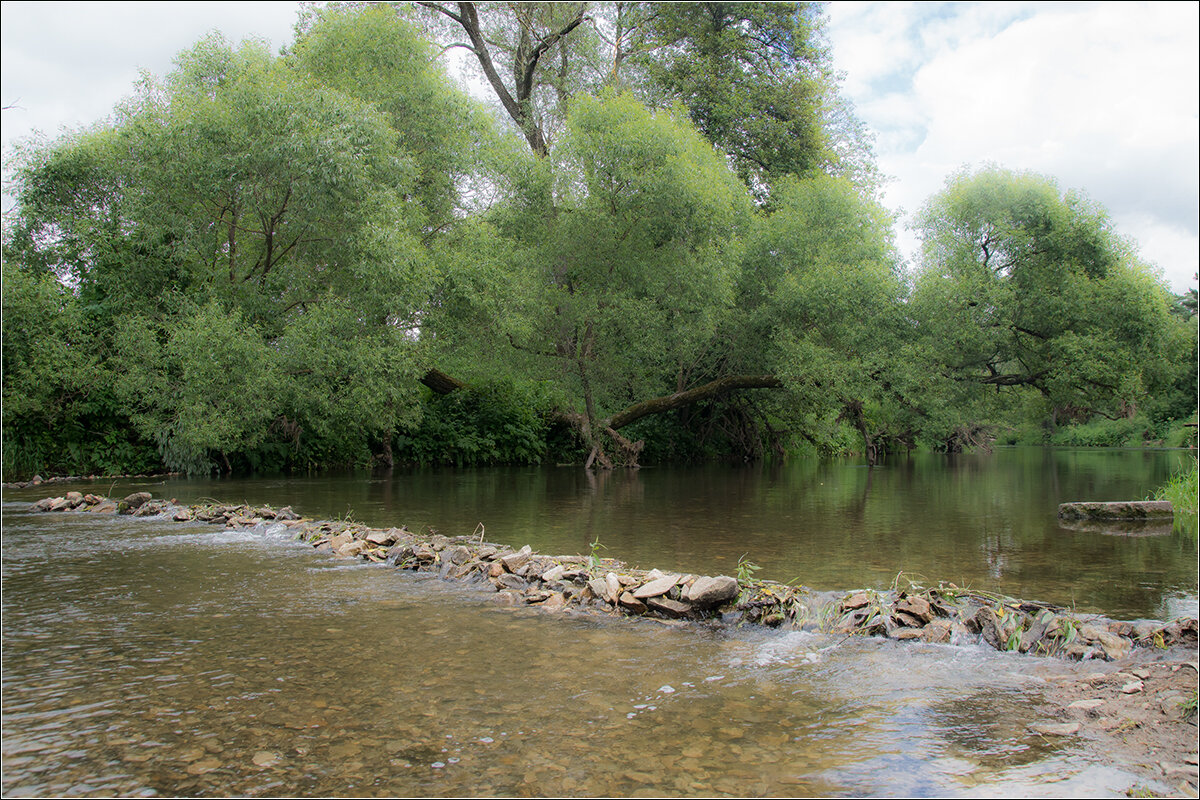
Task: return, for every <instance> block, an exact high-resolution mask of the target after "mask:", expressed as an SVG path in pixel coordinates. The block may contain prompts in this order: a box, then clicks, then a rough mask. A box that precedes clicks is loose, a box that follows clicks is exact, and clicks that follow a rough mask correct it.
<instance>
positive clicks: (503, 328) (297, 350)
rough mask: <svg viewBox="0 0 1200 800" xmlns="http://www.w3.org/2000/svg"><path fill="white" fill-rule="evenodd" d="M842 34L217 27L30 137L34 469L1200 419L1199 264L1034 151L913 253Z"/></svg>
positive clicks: (16, 233) (949, 199) (740, 17)
mask: <svg viewBox="0 0 1200 800" xmlns="http://www.w3.org/2000/svg"><path fill="white" fill-rule="evenodd" d="M825 24H826V23H825V16H824V13H823V11H822V7H821V5H820V4H817V3H642V2H635V3H504V4H474V3H454V4H451V3H436V2H420V3H402V2H401V3H387V4H383V3H380V4H358V3H342V4H330V5H329V6H327V7H319V6H315V5H314V6H312V7H308V8H306V9H305V10H304V11H303V12H302V14H301V16H300V18H299V19H298V20H297V24H296V28H295V36H294V39H293V41H291V42H289V43H288V45H287V46H286V47H285V48H284V49H283V50H282V52H280V53H273V52H271V51H270V50H269V49H268V48H267V47H266V46H264V45H263V44H262V43H261V42H257V41H246V42H242V43H240V44H234V43H231V42H228V41H226V40H225V39H224V38H222V37H221V36H220V35H219V34H215V33H214V34H212V35H210V36H207V37H205V38H204V39H202V40H200V41H198V42H196V43H195V44H194V45H193V46H191V47H190V48H188V49H187V50H185V51H183V52H181V53H180V54H179V55H178V57H177V58H176V60H175V67H174V69H173V70H172V71H171V72H170V73H169V74H167V75H163V76H151V75H147V76H144V78H143V79H142V80H140V81H139V83H138V84H137V86H136V87H133V88H132V89H131V92H130V95H129V97H128V98H127V99H126V100H125V101H123V102H122V103H121V105H120V107H119V108H117V109H115V110H114V112H113V113H112V114H111V115H110V116H108V117H106V119H105V120H104V121H102V122H98V123H96V124H95V125H92V126H88V127H85V128H82V129H80V130H76V131H69V132H65V133H63V134H62V135H61V136H59V137H57V138H54V139H52V140H46V139H36V140H30V141H26V142H22V143H20V144H19V145H18V146H17V147H16V148H15V150H14V152H13V153H12V154H11V159H10V163H11V173H12V175H11V185H10V190H11V194H12V196H13V198H14V208H13V209H12V212H11V213H6V214H5V216H4V225H3V243H2V244H3V252H4V262H3V281H2V283H3V315H2V320H3V336H2V340H3V357H2V359H0V364H2V369H3V376H2V381H0V383H2V385H3V404H2V406H3V440H4V448H3V465H2V466H3V477H4V479H5V480H25V479H28V478H30V477H31V476H33V475H35V474H41V475H43V476H51V475H64V474H77V475H85V474H93V473H96V474H114V473H149V472H162V471H183V472H188V473H193V474H195V473H207V472H211V471H213V470H219V471H222V472H243V473H245V472H256V471H257V472H262V471H287V470H294V471H303V470H310V469H319V468H324V467H334V466H344V465H367V464H376V465H390V464H454V465H460V466H470V465H482V464H533V463H563V462H569V463H580V464H588V465H591V466H598V467H608V466H619V465H635V464H638V463H644V464H645V463H666V462H676V463H677V462H695V461H702V460H716V459H721V460H727V461H735V462H744V461H752V460H760V459H766V458H783V457H786V456H789V455H825V454H840V453H857V454H859V455H860V456H862V457H864V459H865V460H866V461H868V462H869V463H875V461H876V460H878V459H879V458H882V457H884V456H885V455H886V454H887V453H889V452H897V451H903V450H906V449H910V448H916V447H921V448H928V449H934V450H942V451H950V452H954V451H960V450H964V449H972V448H986V447H988V446H990V445H991V443H993V442H999V443H1027V444H1033V443H1051V444H1059V445H1074V446H1079V445H1143V444H1147V443H1156V444H1160V445H1165V446H1171V447H1179V446H1189V445H1194V443H1195V436H1196V428H1195V422H1196V380H1197V372H1196V364H1197V357H1196V353H1197V350H1196V346H1197V327H1196V290H1195V289H1191V290H1189V291H1188V292H1186V293H1183V294H1178V295H1176V294H1173V293H1172V292H1171V291H1169V290H1168V288H1167V286H1166V285H1165V284H1164V282H1163V280H1162V277H1161V275H1160V274H1159V273H1158V271H1157V270H1156V269H1155V267H1154V266H1153V265H1152V264H1150V263H1149V262H1148V261H1147V260H1146V259H1145V258H1143V257H1142V256H1141V255H1140V254H1139V253H1138V251H1137V248H1136V246H1134V245H1133V243H1132V242H1130V241H1129V240H1128V239H1127V238H1126V237H1124V236H1123V235H1122V234H1121V233H1120V232H1119V231H1118V230H1116V228H1115V227H1114V225H1113V222H1112V220H1111V219H1110V217H1109V215H1108V214H1107V212H1106V211H1105V210H1104V209H1103V208H1101V207H1100V206H1099V205H1097V204H1096V203H1094V202H1092V201H1091V200H1089V199H1088V198H1087V197H1086V196H1085V195H1084V194H1083V193H1082V192H1080V191H1078V190H1077V189H1072V188H1069V187H1061V186H1059V185H1058V184H1056V183H1055V182H1054V181H1053V180H1052V179H1050V178H1047V177H1044V176H1040V175H1035V174H1031V173H1027V172H1020V171H1014V170H1009V169H1005V168H1003V167H1001V166H988V167H985V168H982V169H979V170H977V171H973V172H968V171H964V172H961V173H959V174H956V175H954V176H953V177H952V178H951V179H950V180H949V181H948V182H947V183H946V185H945V186H944V187H943V188H942V189H941V190H940V191H938V192H937V193H936V194H934V195H933V196H932V197H930V198H929V199H928V202H927V203H926V204H925V205H924V207H923V208H922V209H920V213H919V214H918V216H917V219H916V227H917V233H918V235H919V236H920V237H921V238H922V240H923V243H924V247H923V249H922V252H921V254H920V255H919V256H918V257H917V259H916V263H914V264H907V263H905V260H904V258H902V257H901V255H900V253H899V251H898V249H897V248H896V246H895V242H894V241H893V233H892V231H893V223H894V219H893V218H892V215H891V214H890V213H889V212H888V211H887V210H886V209H885V208H884V206H883V205H882V204H881V202H880V197H881V193H880V192H881V187H882V186H883V185H884V183H885V179H884V177H883V176H881V175H880V173H879V171H878V169H877V167H876V164H875V157H874V154H873V152H872V149H871V134H870V132H869V131H868V130H867V129H866V127H865V126H864V125H863V124H862V123H861V121H859V120H858V119H856V117H855V114H854V111H853V108H852V106H851V104H850V103H848V102H847V101H846V99H845V97H844V96H843V93H842V91H841V87H840V83H839V81H840V78H839V77H838V69H837V66H836V65H835V64H834V63H833V62H832V57H831V55H830V50H829V48H828V46H827V44H826V43H825V39H824V26H825ZM464 43H469V44H470V48H471V49H470V52H471V54H472V56H473V58H472V64H473V65H474V66H475V67H477V69H478V70H479V71H480V72H481V74H482V77H483V78H484V79H485V80H484V81H481V85H484V86H486V87H487V91H490V92H492V94H493V95H494V97H493V98H492V103H491V107H490V108H489V107H488V106H487V105H486V104H484V103H481V102H478V101H476V100H475V99H472V97H470V96H469V95H468V93H467V92H466V91H465V90H464V88H463V86H461V85H460V84H459V83H458V82H456V81H455V80H454V79H453V78H452V77H451V76H450V74H449V73H448V71H447V70H446V68H445V54H446V53H448V52H461V49H460V48H461V47H462V45H463V44H464Z"/></svg>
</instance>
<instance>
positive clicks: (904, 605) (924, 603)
mask: <svg viewBox="0 0 1200 800" xmlns="http://www.w3.org/2000/svg"><path fill="white" fill-rule="evenodd" d="M893 608H894V610H895V611H897V612H903V613H905V614H908V615H910V616H912V617H914V618H916V620H917V621H918V622H919V623H920V625H924V624H925V623H926V622H929V621H930V620H931V619H933V609H932V608H931V607H930V606H929V601H928V600H926V599H925V598H924V597H919V596H917V595H909V596H908V597H906V598H904V599H903V600H901V601H900V602H899V603H896V605H895V606H894V607H893ZM920 625H917V626H914V627H920Z"/></svg>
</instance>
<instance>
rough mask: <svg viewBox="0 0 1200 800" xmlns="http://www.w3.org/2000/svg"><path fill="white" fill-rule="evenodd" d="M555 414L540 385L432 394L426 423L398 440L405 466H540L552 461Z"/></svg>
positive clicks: (426, 404)
mask: <svg viewBox="0 0 1200 800" xmlns="http://www.w3.org/2000/svg"><path fill="white" fill-rule="evenodd" d="M548 411H549V408H548V406H547V403H546V399H545V397H544V396H543V394H542V392H541V389H540V388H539V387H538V386H536V385H532V386H529V385H526V386H517V385H514V384H511V383H496V384H491V385H485V386H481V387H468V388H465V389H461V390H459V391H457V392H454V393H452V394H449V395H439V394H434V393H432V392H431V393H428V394H427V395H426V397H425V400H424V402H423V403H422V414H421V419H420V423H419V424H417V425H414V426H411V427H408V428H405V429H402V430H401V431H400V432H399V433H397V434H396V437H395V442H396V446H395V457H396V460H397V461H400V462H402V463H413V464H422V465H428V464H450V465H454V466H485V465H492V464H539V463H541V462H542V460H543V459H544V458H545V457H546V455H547V439H548V435H549V429H550V422H549V421H548Z"/></svg>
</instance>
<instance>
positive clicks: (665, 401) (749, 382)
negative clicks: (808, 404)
mask: <svg viewBox="0 0 1200 800" xmlns="http://www.w3.org/2000/svg"><path fill="white" fill-rule="evenodd" d="M780 386H783V381H781V380H779V378H776V377H775V376H774V375H730V376H727V377H724V378H718V379H717V380H715V381H710V382H709V383H706V384H704V385H703V386H697V387H696V388H694V389H688V390H687V391H684V392H676V393H675V394H670V395H666V396H665V397H655V398H653V399H651V400H643V401H642V402H640V403H634V404H633V405H631V406H629V407H628V408H626V409H624V410H623V411H619V412H617V413H616V414H614V415H613V416H612V417H611V418H610V419H609V420H608V423H607V425H602V426H601V427H604V428H612V429H613V430H617V429H619V428H623V427H625V426H626V425H629V424H630V423H633V422H636V421H638V420H639V419H641V418H642V417H647V416H650V415H651V414H661V413H662V412H664V411H670V410H671V409H673V408H680V407H682V406H686V405H691V404H692V403H697V402H699V401H701V400H711V399H713V398H715V397H720V396H721V395H724V394H728V393H729V392H732V391H736V390H738V389H777V388H779V387H780Z"/></svg>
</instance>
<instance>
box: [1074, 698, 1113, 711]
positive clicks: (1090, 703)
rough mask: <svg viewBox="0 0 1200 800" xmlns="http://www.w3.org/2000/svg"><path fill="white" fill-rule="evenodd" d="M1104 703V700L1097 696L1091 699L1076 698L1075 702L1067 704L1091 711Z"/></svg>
mask: <svg viewBox="0 0 1200 800" xmlns="http://www.w3.org/2000/svg"><path fill="white" fill-rule="evenodd" d="M1102 705H1104V701H1103V700H1101V699H1100V698H1098V697H1096V698H1093V699H1091V700H1076V701H1075V702H1074V703H1071V705H1069V706H1067V708H1078V709H1081V710H1083V711H1091V710H1093V709H1096V708H1099V707H1100V706H1102Z"/></svg>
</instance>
